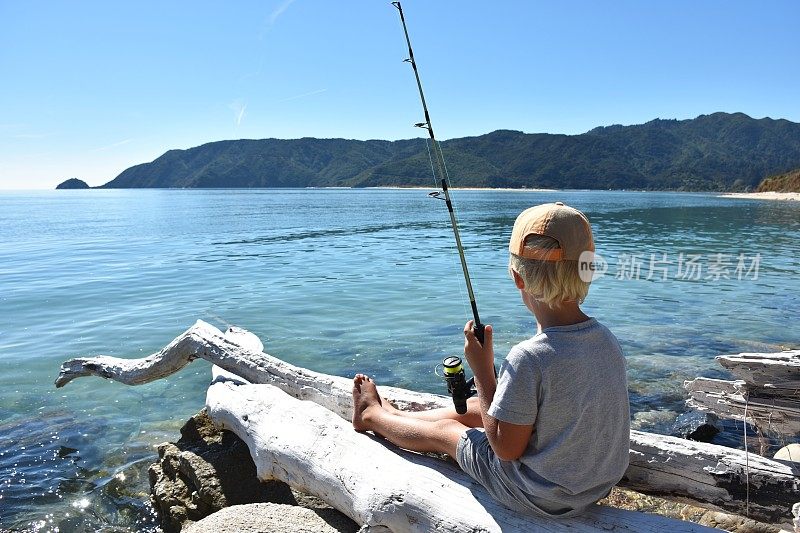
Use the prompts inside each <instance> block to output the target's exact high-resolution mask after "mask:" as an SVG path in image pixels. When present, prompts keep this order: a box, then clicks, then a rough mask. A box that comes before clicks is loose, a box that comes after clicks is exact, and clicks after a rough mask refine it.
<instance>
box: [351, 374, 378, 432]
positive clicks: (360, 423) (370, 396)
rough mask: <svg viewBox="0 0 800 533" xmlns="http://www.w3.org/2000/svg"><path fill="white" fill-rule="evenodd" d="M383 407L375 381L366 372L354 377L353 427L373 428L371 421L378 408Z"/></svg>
mask: <svg viewBox="0 0 800 533" xmlns="http://www.w3.org/2000/svg"><path fill="white" fill-rule="evenodd" d="M378 409H383V407H382V406H381V397H380V396H378V388H377V387H376V386H375V382H374V381H372V380H371V379H369V377H368V376H366V375H364V374H356V376H355V377H354V378H353V428H354V429H355V430H356V431H367V430H369V429H372V428H371V427H370V421H371V420H372V418H373V416H374V414H375V412H376V410H378Z"/></svg>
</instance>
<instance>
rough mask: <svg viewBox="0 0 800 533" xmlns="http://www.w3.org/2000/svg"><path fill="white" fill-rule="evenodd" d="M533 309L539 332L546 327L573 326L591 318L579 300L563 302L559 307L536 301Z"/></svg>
mask: <svg viewBox="0 0 800 533" xmlns="http://www.w3.org/2000/svg"><path fill="white" fill-rule="evenodd" d="M531 311H533V315H534V316H535V317H536V322H537V323H538V327H537V333H541V332H542V330H543V329H545V328H550V327H553V326H571V325H572V324H579V323H581V322H585V321H587V320H589V317H588V316H587V315H586V314H585V313H584V312H583V311H581V308H580V307H579V306H578V303H577V302H562V303H561V305H559V306H558V307H550V306H548V305H546V304H542V303H539V302H536V303H535V304H534V305H532V306H531Z"/></svg>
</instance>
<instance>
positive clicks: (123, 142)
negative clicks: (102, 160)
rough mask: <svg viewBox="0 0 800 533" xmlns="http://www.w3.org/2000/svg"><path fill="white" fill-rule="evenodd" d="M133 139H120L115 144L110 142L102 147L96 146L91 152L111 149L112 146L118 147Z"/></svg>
mask: <svg viewBox="0 0 800 533" xmlns="http://www.w3.org/2000/svg"><path fill="white" fill-rule="evenodd" d="M132 140H133V139H125V140H124V141H119V142H116V143H114V144H109V145H108V146H101V147H100V148H95V149H94V150H89V152H90V153H94V152H102V151H103V150H110V149H111V148H116V147H117V146H122V145H123V144H128V143H129V142H131V141H132Z"/></svg>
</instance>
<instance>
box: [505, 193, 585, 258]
mask: <svg viewBox="0 0 800 533" xmlns="http://www.w3.org/2000/svg"><path fill="white" fill-rule="evenodd" d="M529 235H545V236H547V237H550V238H553V239H555V240H556V241H558V244H559V245H560V246H561V248H556V249H554V250H547V249H539V250H536V249H531V248H527V249H526V248H525V239H526V238H528V236H529ZM508 250H509V251H510V252H511V253H512V254H516V255H518V256H520V257H524V258H525V259H536V260H539V261H564V260H569V261H577V260H578V259H579V258H580V256H581V254H582V253H583V252H594V240H593V239H592V228H591V226H589V220H588V219H587V218H586V215H584V214H583V213H581V212H580V211H578V210H577V209H575V208H573V207H570V206H568V205H564V203H563V202H555V203H553V204H542V205H537V206H535V207H531V208H528V209H526V210H525V211H523V212H522V213H520V214H519V216H518V217H517V220H516V221H515V222H514V229H513V230H512V232H511V241H510V242H509V243H508Z"/></svg>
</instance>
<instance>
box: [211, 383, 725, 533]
mask: <svg viewBox="0 0 800 533" xmlns="http://www.w3.org/2000/svg"><path fill="white" fill-rule="evenodd" d="M206 407H207V408H208V412H209V415H210V416H211V418H212V420H214V421H215V422H216V423H220V424H221V425H222V426H223V427H224V428H225V429H228V430H230V431H233V432H234V433H236V434H237V435H238V436H239V438H241V439H242V440H244V441H245V442H246V443H247V445H248V447H249V448H250V450H251V455H252V457H253V461H254V462H255V464H256V469H257V471H258V476H259V478H260V479H263V480H268V479H278V480H281V481H284V482H286V483H288V484H289V485H291V486H293V487H295V488H297V489H299V490H302V491H303V492H307V493H309V494H313V495H314V496H317V497H319V498H321V499H323V500H324V501H325V502H327V503H328V504H330V505H331V506H332V507H335V508H336V509H338V510H339V511H341V512H343V513H344V514H346V515H348V516H349V517H350V518H352V519H353V520H354V521H356V522H357V523H359V524H363V525H364V526H366V527H365V530H368V531H383V530H389V531H394V532H406V531H407V532H419V533H427V532H431V531H442V532H453V533H461V532H464V533H467V532H470V533H471V532H500V531H547V532H554V533H555V532H574V531H586V532H601V531H617V532H643V533H647V532H660V531H669V530H680V531H697V532H700V531H712V530H711V529H710V528H705V527H702V526H698V525H696V524H691V523H685V522H679V521H676V520H671V519H667V518H664V517H660V516H655V515H646V514H644V513H637V512H633V511H625V510H621V509H614V508H611V507H604V506H599V505H595V506H593V507H592V508H591V509H590V510H589V511H587V512H586V513H584V514H582V515H581V516H578V517H573V518H566V519H549V518H544V517H534V516H531V515H525V514H522V513H517V512H514V511H511V510H509V509H506V508H505V507H503V506H501V505H499V504H497V503H495V502H494V501H493V500H492V499H491V497H490V496H489V495H488V493H487V492H486V491H485V490H484V489H483V487H481V486H480V485H479V484H477V483H476V482H474V481H473V480H472V479H470V478H469V477H468V476H467V475H466V474H464V473H463V472H462V471H461V470H460V469H458V468H457V467H456V466H454V465H453V464H451V463H447V462H444V461H442V460H439V459H435V458H433V457H428V456H424V455H420V454H415V453H411V452H407V451H404V450H400V449H398V448H395V447H393V446H391V445H389V444H387V443H386V442H385V441H384V440H382V439H378V438H375V437H372V436H369V435H366V434H361V433H357V432H355V431H353V428H352V426H351V425H350V424H349V423H348V422H347V421H346V420H343V419H342V418H341V417H339V416H337V415H335V414H334V413H332V412H331V411H329V410H328V409H325V408H323V407H321V406H319V405H317V404H315V403H312V402H306V401H300V400H297V399H295V398H293V397H291V396H289V395H288V394H286V393H285V392H283V391H281V390H280V389H278V388H277V387H274V386H271V385H235V384H231V383H225V382H219V381H218V382H217V383H214V384H213V385H211V387H209V389H208V393H207V398H206ZM384 528H385V529H384Z"/></svg>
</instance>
